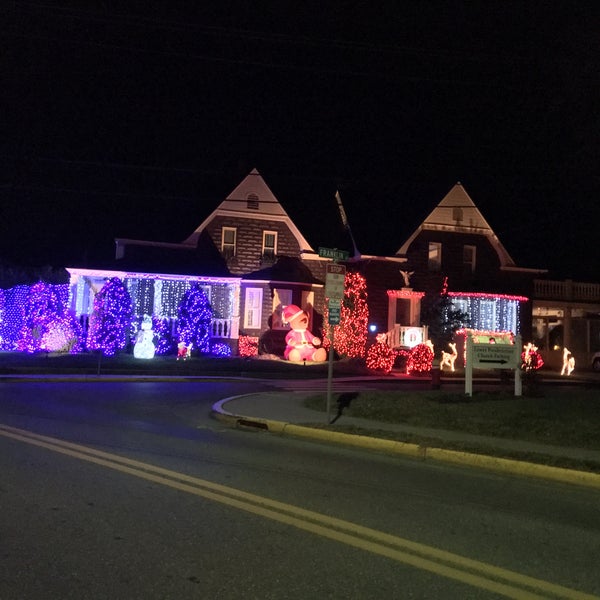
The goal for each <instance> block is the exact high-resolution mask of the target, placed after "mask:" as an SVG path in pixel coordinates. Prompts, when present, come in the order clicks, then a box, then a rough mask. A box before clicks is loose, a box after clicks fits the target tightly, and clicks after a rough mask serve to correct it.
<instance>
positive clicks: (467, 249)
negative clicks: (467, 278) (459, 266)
mask: <svg viewBox="0 0 600 600" xmlns="http://www.w3.org/2000/svg"><path fill="white" fill-rule="evenodd" d="M476 250H477V248H476V247H475V246H463V269H464V272H465V273H475V256H476Z"/></svg>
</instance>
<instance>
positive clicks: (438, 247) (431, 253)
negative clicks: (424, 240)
mask: <svg viewBox="0 0 600 600" xmlns="http://www.w3.org/2000/svg"><path fill="white" fill-rule="evenodd" d="M427 268H428V269H429V271H440V270H441V268H442V244H441V243H440V242H429V250H428V256H427Z"/></svg>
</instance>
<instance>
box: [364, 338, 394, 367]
mask: <svg viewBox="0 0 600 600" xmlns="http://www.w3.org/2000/svg"><path fill="white" fill-rule="evenodd" d="M395 360H396V352H395V351H394V350H392V348H390V347H389V346H388V345H387V344H386V343H385V342H384V341H383V342H382V341H377V342H375V343H374V344H372V345H371V346H370V347H369V349H368V350H367V359H366V365H367V369H371V370H372V371H383V372H384V373H389V372H390V371H391V370H392V367H393V366H394V361H395Z"/></svg>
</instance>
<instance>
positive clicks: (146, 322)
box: [133, 315, 156, 358]
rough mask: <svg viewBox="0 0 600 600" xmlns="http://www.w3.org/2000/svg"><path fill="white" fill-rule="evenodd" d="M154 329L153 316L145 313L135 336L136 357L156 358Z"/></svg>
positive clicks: (134, 349)
mask: <svg viewBox="0 0 600 600" xmlns="http://www.w3.org/2000/svg"><path fill="white" fill-rule="evenodd" d="M153 340H154V331H152V318H151V317H150V316H149V315H144V319H143V320H142V325H141V327H140V330H139V331H138V332H137V335H136V336H135V346H134V347H133V356H135V358H154V352H155V351H156V347H155V346H154V342H153Z"/></svg>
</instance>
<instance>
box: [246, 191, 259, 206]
mask: <svg viewBox="0 0 600 600" xmlns="http://www.w3.org/2000/svg"><path fill="white" fill-rule="evenodd" d="M246 208H249V209H251V210H258V196H257V195H256V194H248V197H247V198H246Z"/></svg>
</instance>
